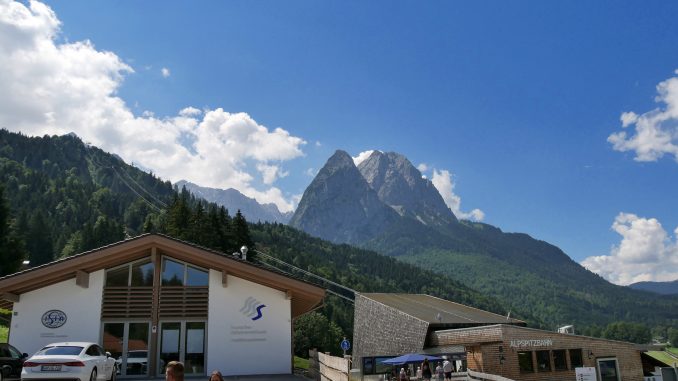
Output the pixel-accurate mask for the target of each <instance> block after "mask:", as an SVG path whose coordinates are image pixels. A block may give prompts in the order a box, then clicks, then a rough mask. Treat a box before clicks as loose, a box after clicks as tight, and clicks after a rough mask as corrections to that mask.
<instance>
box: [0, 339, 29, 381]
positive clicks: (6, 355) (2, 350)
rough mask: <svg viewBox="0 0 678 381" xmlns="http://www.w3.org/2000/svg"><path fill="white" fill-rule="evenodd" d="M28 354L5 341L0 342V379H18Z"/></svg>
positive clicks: (1, 380)
mask: <svg viewBox="0 0 678 381" xmlns="http://www.w3.org/2000/svg"><path fill="white" fill-rule="evenodd" d="M27 357H28V354H26V353H21V352H19V350H18V349H16V348H14V347H13V346H11V345H9V344H7V343H0V381H6V380H18V379H20V378H21V368H22V367H23V365H24V360H26V358H27Z"/></svg>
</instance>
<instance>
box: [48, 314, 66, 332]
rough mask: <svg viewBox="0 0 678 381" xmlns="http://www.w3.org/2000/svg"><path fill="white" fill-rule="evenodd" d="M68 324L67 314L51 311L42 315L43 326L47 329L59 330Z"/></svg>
mask: <svg viewBox="0 0 678 381" xmlns="http://www.w3.org/2000/svg"><path fill="white" fill-rule="evenodd" d="M64 324H66V313H64V311H60V310H49V311H47V312H45V313H44V314H43V315H42V325H44V326H45V327H47V328H59V327H61V326H62V325H64Z"/></svg>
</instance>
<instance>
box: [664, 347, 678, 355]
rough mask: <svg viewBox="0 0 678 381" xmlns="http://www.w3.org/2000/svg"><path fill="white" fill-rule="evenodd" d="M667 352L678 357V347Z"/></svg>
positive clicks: (668, 349)
mask: <svg viewBox="0 0 678 381" xmlns="http://www.w3.org/2000/svg"><path fill="white" fill-rule="evenodd" d="M666 351H667V352H671V353H673V355H674V356H678V347H668V348H666Z"/></svg>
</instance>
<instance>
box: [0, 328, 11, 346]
mask: <svg viewBox="0 0 678 381" xmlns="http://www.w3.org/2000/svg"><path fill="white" fill-rule="evenodd" d="M7 332H9V329H8V328H7V327H3V326H0V343H6V342H7Z"/></svg>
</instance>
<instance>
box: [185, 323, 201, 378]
mask: <svg viewBox="0 0 678 381" xmlns="http://www.w3.org/2000/svg"><path fill="white" fill-rule="evenodd" d="M184 350H185V352H186V353H185V356H184V357H185V361H184V365H185V367H184V369H185V372H186V373H187V374H190V373H198V374H202V373H205V323H204V322H186V341H185V342H184Z"/></svg>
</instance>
